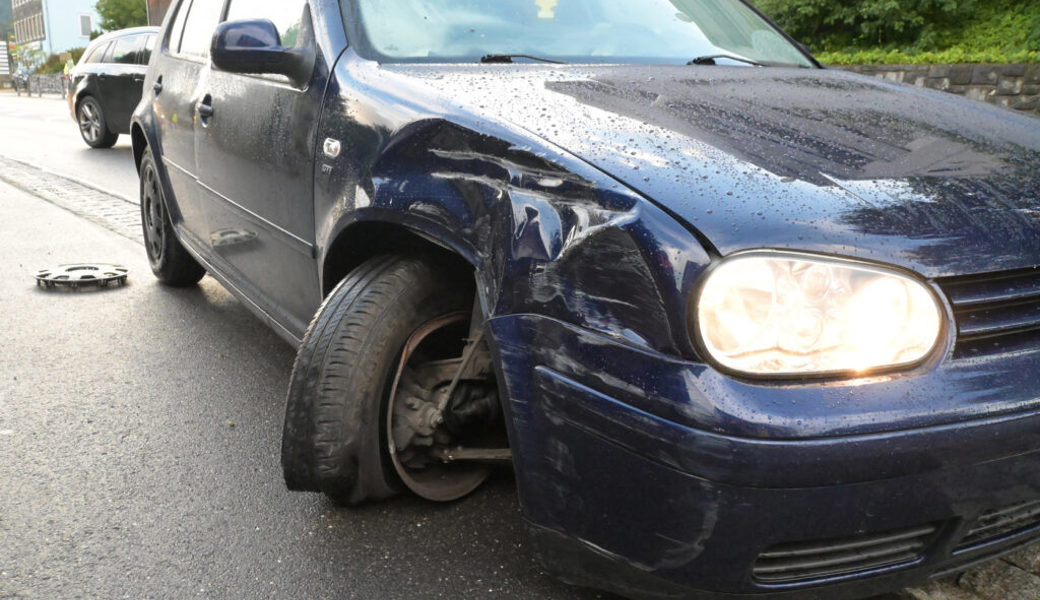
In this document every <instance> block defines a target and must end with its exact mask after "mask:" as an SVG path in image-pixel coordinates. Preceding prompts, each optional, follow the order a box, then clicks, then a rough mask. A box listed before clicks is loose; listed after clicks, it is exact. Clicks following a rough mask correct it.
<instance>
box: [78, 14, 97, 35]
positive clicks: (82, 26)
mask: <svg viewBox="0 0 1040 600" xmlns="http://www.w3.org/2000/svg"><path fill="white" fill-rule="evenodd" d="M93 31H94V18H93V17H91V16H90V15H80V16H79V34H80V35H81V36H83V37H90V34H91V32H93Z"/></svg>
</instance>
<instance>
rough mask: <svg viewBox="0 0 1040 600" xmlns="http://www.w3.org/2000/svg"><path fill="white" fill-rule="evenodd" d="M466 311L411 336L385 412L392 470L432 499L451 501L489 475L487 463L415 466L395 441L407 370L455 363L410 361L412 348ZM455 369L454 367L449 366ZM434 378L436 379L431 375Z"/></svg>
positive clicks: (460, 319) (464, 315) (427, 325)
mask: <svg viewBox="0 0 1040 600" xmlns="http://www.w3.org/2000/svg"><path fill="white" fill-rule="evenodd" d="M469 316H470V315H469V314H468V313H462V312H459V313H453V314H450V315H446V316H443V317H439V318H437V319H433V320H431V321H429V322H427V323H425V324H423V325H422V326H420V327H419V328H418V329H416V331H415V333H413V334H412V335H411V337H410V338H409V339H408V342H407V343H406V344H405V346H404V349H403V350H402V353H401V359H400V362H399V363H398V368H397V371H396V372H395V374H394V379H393V385H392V386H391V389H390V396H389V401H388V407H387V411H386V439H387V445H388V449H389V452H390V458H391V461H392V462H393V465H394V470H395V471H396V472H397V475H398V476H399V477H400V478H401V481H402V482H403V483H404V484H405V486H406V487H407V488H408V489H410V490H411V491H412V492H414V493H415V494H416V495H418V496H420V497H422V498H425V499H427V500H433V501H435V502H451V501H453V500H458V499H459V498H462V497H464V496H467V495H469V494H470V493H471V492H473V491H474V490H476V489H477V488H478V487H480V485H481V484H482V483H484V481H485V480H487V478H488V476H489V475H490V474H491V469H490V467H488V465H486V464H480V463H436V462H434V463H433V464H432V465H430V466H429V467H427V468H423V469H414V468H411V467H409V466H408V465H406V464H405V462H404V460H402V459H403V455H402V452H403V451H406V450H407V448H398V447H397V445H396V443H395V441H394V426H395V406H396V405H397V404H399V403H402V402H407V401H408V399H409V397H410V396H409V394H408V393H407V390H406V389H405V388H406V387H407V379H408V373H409V371H414V370H416V369H425V370H427V371H430V370H433V371H437V370H438V369H441V370H442V371H443V369H444V366H445V365H447V364H448V363H454V362H455V359H450V358H449V359H448V360H443V361H433V362H427V363H424V364H420V365H416V364H413V362H414V361H413V360H412V359H413V357H414V354H415V351H416V350H417V349H418V348H419V347H420V345H421V344H422V342H423V340H425V339H426V338H428V337H429V336H430V335H432V334H434V333H436V332H437V331H439V330H441V329H443V328H445V327H449V326H452V325H458V324H459V323H462V322H465V321H466V320H468V319H469ZM451 370H454V368H451ZM434 379H437V377H436V376H434Z"/></svg>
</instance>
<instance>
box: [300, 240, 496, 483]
mask: <svg viewBox="0 0 1040 600" xmlns="http://www.w3.org/2000/svg"><path fill="white" fill-rule="evenodd" d="M469 287H471V284H468V283H467V282H465V281H463V282H461V283H460V282H458V281H452V280H451V278H449V277H445V276H443V274H441V273H440V272H439V271H438V270H437V269H436V268H434V267H433V266H432V265H431V264H430V263H429V262H427V261H425V260H423V259H421V258H415V257H401V256H382V257H376V258H373V259H371V260H369V261H368V262H366V263H364V264H362V265H361V266H360V267H358V268H357V269H356V270H354V271H353V272H352V273H351V274H350V275H349V276H348V277H347V278H346V279H344V280H343V281H342V282H341V283H340V284H339V286H337V287H336V289H335V290H334V291H333V292H332V293H331V294H330V295H329V297H328V299H327V300H326V301H325V303H324V304H323V305H322V307H321V308H320V309H319V311H318V314H317V315H316V316H315V318H314V320H313V321H312V322H311V326H310V328H309V329H308V331H307V334H306V336H305V337H304V341H303V344H302V346H301V347H300V351H299V354H298V355H297V358H296V364H295V365H294V366H293V373H292V380H291V382H290V386H289V394H288V401H287V406H286V418H285V429H284V431H283V437H282V468H283V470H284V473H285V480H286V484H287V485H288V486H289V488H290V489H294V490H306V491H321V492H324V493H325V494H326V495H328V496H329V497H331V498H332V499H333V500H335V501H337V502H339V503H341V504H357V503H360V502H363V501H365V500H375V499H380V498H385V497H387V496H390V495H392V494H394V493H396V492H397V491H398V489H401V488H403V487H407V488H408V489H410V490H412V491H413V492H415V493H416V494H418V495H419V496H422V497H424V498H426V499H429V500H433V501H443V502H447V501H451V500H455V499H458V498H461V497H462V496H465V495H466V494H469V493H470V492H472V491H473V490H475V489H476V488H477V487H478V486H479V485H480V484H481V483H482V482H483V481H484V480H485V479H486V478H487V476H488V473H489V469H488V464H487V462H488V461H487V460H484V459H486V458H487V457H488V455H489V453H488V451H486V450H478V451H470V452H469V453H466V452H465V451H464V448H467V447H468V448H478V447H479V448H489V447H492V448H493V447H501V446H505V445H507V444H505V443H504V442H503V438H504V431H502V427H501V423H502V418H501V412H500V408H499V400H498V395H497V388H496V387H495V385H494V383H493V376H492V375H491V371H492V369H491V362H490V358H489V357H488V354H487V353H486V351H484V349H486V346H484V345H483V342H482V341H480V339H479V338H480V336H479V335H476V336H473V335H471V332H470V329H469V327H470V326H469V322H470V319H471V309H472V304H471V297H472V295H471V294H472V292H471V290H470V289H469ZM472 337H476V338H478V339H476V340H474V339H471V338H472ZM503 453H508V450H502V451H498V452H497V453H496V455H502V454H503ZM457 456H467V457H469V458H468V459H467V458H463V459H459V460H456V457H457Z"/></svg>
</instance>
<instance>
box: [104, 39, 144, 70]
mask: <svg viewBox="0 0 1040 600" xmlns="http://www.w3.org/2000/svg"><path fill="white" fill-rule="evenodd" d="M140 42H141V36H137V35H128V36H124V37H121V38H119V39H117V40H115V41H114V42H113V44H115V45H114V46H113V48H112V58H111V60H109V61H107V62H111V63H116V64H121V65H132V64H135V63H137V51H138V44H139V43H140Z"/></svg>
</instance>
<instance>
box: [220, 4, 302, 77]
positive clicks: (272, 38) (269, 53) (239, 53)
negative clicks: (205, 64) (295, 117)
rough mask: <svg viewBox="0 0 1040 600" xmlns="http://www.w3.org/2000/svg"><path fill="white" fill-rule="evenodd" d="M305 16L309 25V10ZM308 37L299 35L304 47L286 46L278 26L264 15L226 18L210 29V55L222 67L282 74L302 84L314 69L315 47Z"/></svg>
mask: <svg viewBox="0 0 1040 600" xmlns="http://www.w3.org/2000/svg"><path fill="white" fill-rule="evenodd" d="M305 16H306V17H307V19H306V21H307V25H308V27H307V29H309V25H310V23H309V21H310V19H309V17H310V14H307V15H305ZM302 33H303V31H302V28H301V34H302ZM308 38H310V36H304V35H301V36H300V42H301V44H302V45H303V46H304V47H303V48H301V47H300V46H297V47H295V48H285V47H283V46H282V44H281V39H280V38H279V36H278V28H277V27H275V25H274V23H272V22H271V21H268V20H267V19H258V20H246V21H228V22H225V23H221V24H220V25H218V26H217V30H216V31H215V32H214V33H213V44H212V46H211V47H210V56H211V57H212V58H213V64H214V65H216V66H217V68H219V69H221V70H223V71H229V72H231V73H250V74H261V75H265V74H275V75H285V76H286V77H288V78H289V79H291V80H292V81H293V82H294V83H296V84H298V85H305V84H306V83H307V82H308V81H310V77H311V74H312V72H313V70H314V48H313V43H312V40H311V39H308Z"/></svg>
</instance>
